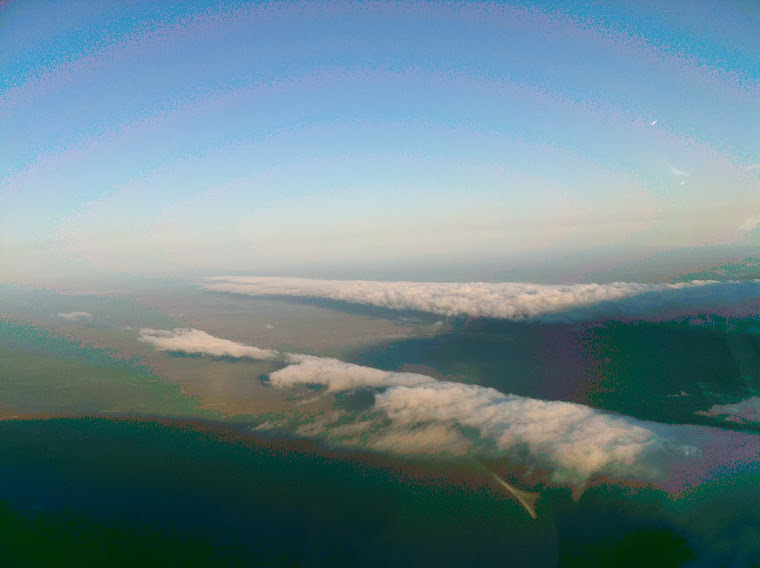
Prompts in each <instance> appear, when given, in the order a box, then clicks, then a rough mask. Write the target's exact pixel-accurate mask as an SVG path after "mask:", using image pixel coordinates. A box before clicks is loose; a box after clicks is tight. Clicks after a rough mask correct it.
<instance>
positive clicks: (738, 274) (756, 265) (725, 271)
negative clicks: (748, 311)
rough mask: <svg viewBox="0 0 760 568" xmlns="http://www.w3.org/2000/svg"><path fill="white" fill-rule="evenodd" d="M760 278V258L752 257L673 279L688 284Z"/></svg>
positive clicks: (715, 265) (702, 269)
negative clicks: (698, 281) (699, 281)
mask: <svg viewBox="0 0 760 568" xmlns="http://www.w3.org/2000/svg"><path fill="white" fill-rule="evenodd" d="M755 278H760V256H750V257H747V258H743V259H741V260H732V261H729V262H723V263H720V264H717V263H716V264H711V265H708V266H704V267H701V268H699V269H698V270H694V271H692V272H686V273H684V274H679V275H678V276H675V277H673V278H672V281H673V282H688V281H690V280H752V279H755Z"/></svg>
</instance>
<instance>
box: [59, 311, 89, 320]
mask: <svg viewBox="0 0 760 568" xmlns="http://www.w3.org/2000/svg"><path fill="white" fill-rule="evenodd" d="M58 317H59V318H62V319H65V320H69V321H80V322H90V321H92V314H91V313H89V312H67V313H63V312H59V313H58Z"/></svg>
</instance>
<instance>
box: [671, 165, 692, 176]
mask: <svg viewBox="0 0 760 568" xmlns="http://www.w3.org/2000/svg"><path fill="white" fill-rule="evenodd" d="M670 172H671V173H672V174H673V175H674V176H678V177H689V176H690V175H691V174H690V173H689V172H685V171H683V170H680V169H678V168H677V167H675V166H673V165H671V166H670Z"/></svg>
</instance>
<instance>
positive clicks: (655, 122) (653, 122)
mask: <svg viewBox="0 0 760 568" xmlns="http://www.w3.org/2000/svg"><path fill="white" fill-rule="evenodd" d="M655 124H657V120H653V121H652V122H650V123H649V126H654V125H655Z"/></svg>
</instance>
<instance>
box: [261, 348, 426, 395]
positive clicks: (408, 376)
mask: <svg viewBox="0 0 760 568" xmlns="http://www.w3.org/2000/svg"><path fill="white" fill-rule="evenodd" d="M285 361H286V362H288V363H290V364H289V365H288V366H287V367H284V368H282V369H280V370H279V371H275V372H274V373H271V374H270V375H269V380H270V382H271V384H273V385H275V386H278V387H292V386H296V385H299V384H319V385H324V386H326V387H327V390H328V391H333V392H335V391H345V390H351V389H356V388H362V387H390V386H399V385H405V386H416V385H421V384H425V383H427V382H430V381H431V380H433V379H431V378H430V377H428V376H426V375H418V374H416V373H395V372H392V371H382V370H380V369H373V368H372V367H363V366H361V365H353V364H351V363H345V362H343V361H340V360H338V359H331V358H329V357H315V356H313V355H298V354H288V355H286V356H285Z"/></svg>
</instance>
